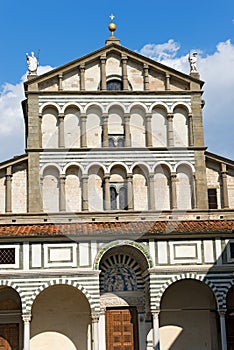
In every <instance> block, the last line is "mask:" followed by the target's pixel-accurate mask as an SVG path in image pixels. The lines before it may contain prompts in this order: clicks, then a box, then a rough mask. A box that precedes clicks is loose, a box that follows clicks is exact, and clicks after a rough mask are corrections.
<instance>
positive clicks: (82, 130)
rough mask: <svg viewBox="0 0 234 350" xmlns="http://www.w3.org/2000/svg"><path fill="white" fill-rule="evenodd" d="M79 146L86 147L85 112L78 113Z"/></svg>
mask: <svg viewBox="0 0 234 350" xmlns="http://www.w3.org/2000/svg"><path fill="white" fill-rule="evenodd" d="M80 120H81V123H80V147H81V148H86V147H87V135H86V122H87V116H86V114H81V115H80Z"/></svg>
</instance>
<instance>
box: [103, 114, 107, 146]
mask: <svg viewBox="0 0 234 350" xmlns="http://www.w3.org/2000/svg"><path fill="white" fill-rule="evenodd" d="M102 145H103V147H108V146H109V142H108V114H103V115H102Z"/></svg>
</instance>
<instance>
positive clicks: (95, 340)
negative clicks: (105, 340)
mask: <svg viewBox="0 0 234 350" xmlns="http://www.w3.org/2000/svg"><path fill="white" fill-rule="evenodd" d="M91 318H92V350H99V330H98V321H99V313H92V314H91Z"/></svg>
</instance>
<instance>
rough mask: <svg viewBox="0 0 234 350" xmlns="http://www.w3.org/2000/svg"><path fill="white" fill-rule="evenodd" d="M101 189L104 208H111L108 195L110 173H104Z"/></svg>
mask: <svg viewBox="0 0 234 350" xmlns="http://www.w3.org/2000/svg"><path fill="white" fill-rule="evenodd" d="M103 191H104V205H103V207H104V210H110V209H111V197H110V174H106V175H104V177H103Z"/></svg>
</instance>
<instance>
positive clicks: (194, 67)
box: [188, 52, 197, 73]
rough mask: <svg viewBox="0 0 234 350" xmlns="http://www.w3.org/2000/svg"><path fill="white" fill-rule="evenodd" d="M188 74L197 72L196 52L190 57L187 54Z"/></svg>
mask: <svg viewBox="0 0 234 350" xmlns="http://www.w3.org/2000/svg"><path fill="white" fill-rule="evenodd" d="M188 60H189V63H190V73H194V72H197V52H193V54H192V56H190V53H189V58H188Z"/></svg>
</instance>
